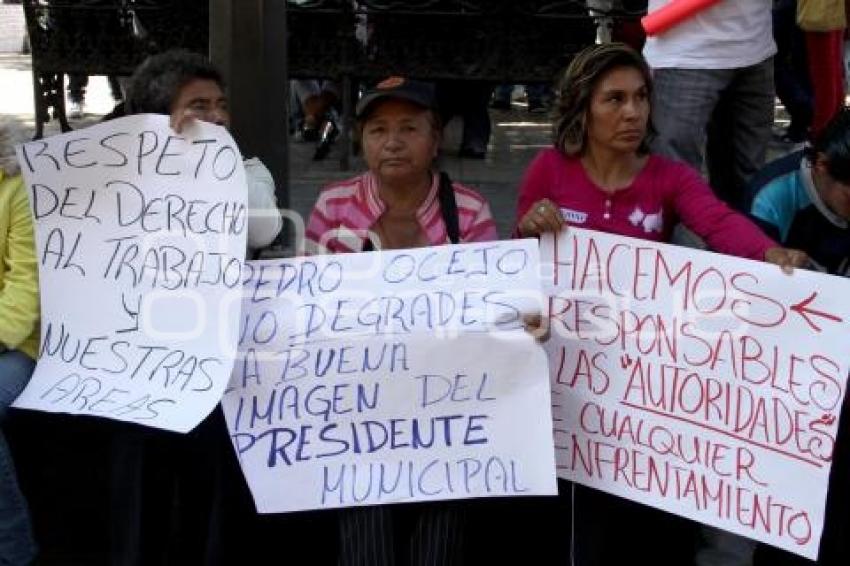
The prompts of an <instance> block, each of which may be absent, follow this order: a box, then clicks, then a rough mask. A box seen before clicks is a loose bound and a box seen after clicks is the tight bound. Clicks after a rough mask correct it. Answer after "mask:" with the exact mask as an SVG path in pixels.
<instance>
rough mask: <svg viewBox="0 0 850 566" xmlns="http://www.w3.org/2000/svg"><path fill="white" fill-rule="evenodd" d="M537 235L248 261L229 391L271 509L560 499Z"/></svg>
mask: <svg viewBox="0 0 850 566" xmlns="http://www.w3.org/2000/svg"><path fill="white" fill-rule="evenodd" d="M538 267H539V252H538V249H537V245H536V242H534V241H508V242H492V243H486V244H464V245H457V246H441V247H434V248H422V249H416V250H406V251H395V252H373V253H361V254H343V255H336V256H317V257H311V258H300V259H293V260H281V261H260V262H249V263H248V264H246V268H247V274H246V278H245V301H244V303H243V308H242V316H243V320H242V328H241V332H240V348H239V349H240V357H241V359H240V360H239V361H237V363H236V365H235V368H234V374H233V378H232V381H231V385H230V388H229V390H228V392H227V393H226V394H225V396H224V399H223V400H222V405H223V407H224V412H225V416H226V417H227V421H228V427H229V429H230V432H231V436H232V440H233V445H234V449H235V450H236V453H237V455H238V457H239V461H240V464H241V466H242V469H243V471H244V473H245V476H246V478H247V480H248V485H249V486H250V489H251V492H252V493H253V495H254V500H255V502H256V505H257V509H258V510H259V511H260V512H261V513H273V512H288V511H299V510H307V509H322V508H332V507H348V506H356V505H373V504H380V503H396V502H410V501H425V500H435V499H458V498H469V497H479V496H508V495H535V494H553V493H555V491H556V487H555V474H554V469H555V468H554V466H555V460H554V451H553V447H552V440H551V439H552V433H551V430H552V429H551V426H552V420H551V413H550V404H551V400H550V396H549V382H548V378H547V376H548V367H547V365H546V354H545V352H544V351H543V349H542V348H541V347H540V346H539V345H538V344H537V343H536V342H535V341H534V340H533V339H532V338H531V337H530V336H529V335H528V334H527V333H526V332H525V331H524V330H522V321H521V314H522V313H525V312H540V310H541V293H540V284H539V280H538V274H537V270H538Z"/></svg>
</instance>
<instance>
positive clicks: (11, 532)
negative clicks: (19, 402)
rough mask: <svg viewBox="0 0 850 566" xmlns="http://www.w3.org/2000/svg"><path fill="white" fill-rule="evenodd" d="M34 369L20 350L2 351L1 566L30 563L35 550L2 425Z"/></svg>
mask: <svg viewBox="0 0 850 566" xmlns="http://www.w3.org/2000/svg"><path fill="white" fill-rule="evenodd" d="M34 368H35V362H34V361H33V360H32V359H31V358H30V357H29V356H27V355H26V354H23V353H21V352H18V351H17V350H9V351H6V352H3V353H0V566H18V565H23V564H29V563H30V562H32V560H33V558H35V553H36V547H35V541H34V540H33V536H32V529H31V526H30V517H29V511H28V509H27V502H26V500H25V499H24V496H23V494H22V493H21V490H20V488H19V487H18V479H17V477H16V475H15V465H14V464H13V463H12V454H11V453H10V452H9V446H8V444H6V437H5V436H3V428H2V426H1V425H2V423H3V421H4V420H5V418H6V414H7V413H8V409H9V405H11V404H12V401H14V400H15V398H16V397H17V396H18V395H19V394H20V393H21V391H23V389H24V387H25V386H26V384H27V382H28V381H29V379H30V376H31V375H32V372H33V369H34Z"/></svg>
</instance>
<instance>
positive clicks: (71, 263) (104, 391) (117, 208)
mask: <svg viewBox="0 0 850 566" xmlns="http://www.w3.org/2000/svg"><path fill="white" fill-rule="evenodd" d="M18 160H19V162H20V164H21V169H22V171H23V174H24V178H25V181H26V184H27V188H28V190H29V196H30V204H31V207H32V212H33V215H34V218H35V222H36V254H37V258H38V262H39V278H40V288H41V307H42V317H41V336H42V340H41V342H42V343H41V351H40V357H39V361H38V366H37V367H36V370H35V374H34V375H33V378H32V380H31V381H30V383H29V386H28V387H27V388H26V390H25V391H24V392H23V394H22V395H21V396H20V397H19V398H18V399H17V401H16V402H15V406H17V407H21V408H27V409H37V410H42V411H50V412H64V413H73V414H83V415H95V416H100V417H106V418H111V419H117V420H121V421H128V422H134V423H139V424H143V425H147V426H151V427H156V428H164V429H170V430H175V431H180V432H186V431H188V430H191V429H192V428H193V427H194V426H196V425H197V424H198V423H199V422H200V421H201V420H203V418H204V417H205V416H206V415H207V414H209V412H210V411H211V410H212V409H213V408H214V407H215V406H216V404H217V403H218V402H219V399H220V398H221V395H222V393H223V391H224V388H225V386H226V384H227V381H228V379H229V376H230V372H231V369H232V367H233V359H234V357H235V340H234V339H233V336H232V334H233V333H232V331H231V330H230V329H231V328H235V327H236V326H237V325H238V315H239V304H240V300H241V285H240V283H241V271H242V264H243V260H244V256H245V238H246V237H245V230H246V223H247V220H248V211H247V208H246V184H245V173H244V169H243V166H242V158H241V156H240V154H239V150H238V149H237V147H236V144H235V143H234V141H233V139H232V138H231V137H230V135H229V134H228V133H227V131H226V130H225V129H223V128H220V127H218V126H214V125H211V124H206V123H203V122H195V123H194V124H193V125H192V126H191V127H189V128H188V129H187V130H186V131H185V132H184V133H183V134H181V135H177V134H175V133H174V132H173V131H172V130H171V129H170V128H169V127H168V117H167V116H152V115H143V116H133V117H128V118H122V119H119V120H115V121H112V122H108V123H105V124H100V125H97V126H94V127H91V128H87V129H85V130H81V131H77V132H69V133H66V134H62V135H58V136H55V137H51V138H47V139H44V140H39V141H33V142H30V143H26V144H23V145H22V146H20V147H19V148H18Z"/></svg>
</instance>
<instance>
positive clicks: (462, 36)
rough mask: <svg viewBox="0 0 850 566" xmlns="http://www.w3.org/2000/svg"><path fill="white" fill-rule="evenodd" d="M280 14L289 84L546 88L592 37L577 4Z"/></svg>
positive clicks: (397, 5) (382, 3)
mask: <svg viewBox="0 0 850 566" xmlns="http://www.w3.org/2000/svg"><path fill="white" fill-rule="evenodd" d="M287 12H288V16H287V17H288V30H289V38H288V39H289V54H288V57H289V72H290V76H293V77H337V78H338V77H361V78H377V77H380V76H386V75H387V74H391V73H399V74H405V75H407V76H413V77H419V78H426V79H443V78H454V79H476V80H486V81H492V82H504V83H522V82H533V81H549V80H551V79H552V78H553V77H554V76H555V75H556V73H557V72H558V71H559V70H560V69H562V68H563V66H564V65H565V64H566V63H567V62H568V60H569V58H570V57H571V56H572V55H573V54H574V53H576V52H577V51H579V50H580V49H582V48H583V47H585V46H586V45H589V44H591V43H593V42H594V41H595V38H596V19H595V17H594V16H593V15H591V13H590V10H589V9H588V7H587V4H586V2H585V1H584V0H560V1H553V0H287ZM596 15H597V16H598V15H599V14H598V12H597V13H596ZM605 15H606V16H609V17H613V18H615V19H634V18H636V17H637V16H638V15H639V13H638V12H627V11H625V10H624V9H622V8H620V9H618V10H610V11H608V12H606V14H605ZM358 25H359V26H360V27H361V29H360V34H357V33H356V30H357V26H358ZM364 27H365V28H366V29H368V39H366V40H365V41H363V38H362V37H361V38H360V40H358V38H357V37H356V35H360V36H363V35H366V29H363V28H364Z"/></svg>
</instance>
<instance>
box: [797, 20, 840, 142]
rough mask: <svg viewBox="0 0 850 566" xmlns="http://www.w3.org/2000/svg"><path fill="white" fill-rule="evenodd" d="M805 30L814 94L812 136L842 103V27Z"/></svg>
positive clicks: (815, 134) (824, 124)
mask: <svg viewBox="0 0 850 566" xmlns="http://www.w3.org/2000/svg"><path fill="white" fill-rule="evenodd" d="M805 33H806V51H807V58H808V61H809V78H810V79H811V83H812V94H814V116H813V117H812V130H811V137H812V138H814V137H815V136H817V135H818V133H820V131H821V130H822V129H823V128H824V126H826V124H827V123H828V122H829V121H830V120H831V119H832V117H833V116H835V114H836V113H837V112H838V111H839V110H841V109H842V108H843V107H844V30H843V29H841V30H835V31H807V32H805Z"/></svg>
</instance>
